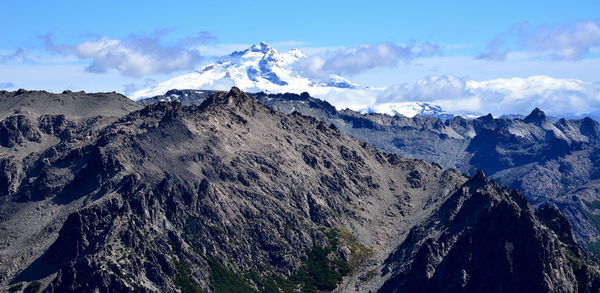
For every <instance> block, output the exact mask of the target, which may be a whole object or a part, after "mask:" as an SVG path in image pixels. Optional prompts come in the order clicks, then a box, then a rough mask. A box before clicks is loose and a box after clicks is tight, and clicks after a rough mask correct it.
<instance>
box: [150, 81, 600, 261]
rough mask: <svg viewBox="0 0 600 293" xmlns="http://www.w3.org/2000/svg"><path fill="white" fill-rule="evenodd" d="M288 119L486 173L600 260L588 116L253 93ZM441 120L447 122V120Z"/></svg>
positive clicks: (596, 173) (597, 128)
mask: <svg viewBox="0 0 600 293" xmlns="http://www.w3.org/2000/svg"><path fill="white" fill-rule="evenodd" d="M214 93H216V92H211V91H202V94H198V92H197V91H189V90H183V91H178V90H172V91H170V92H169V95H165V96H157V97H154V98H151V99H145V100H142V101H140V102H141V103H146V104H147V103H152V102H156V101H158V100H164V99H173V100H178V101H181V102H182V103H183V104H199V103H201V102H202V101H203V100H204V99H205V98H206V97H208V96H210V95H212V94H214ZM254 97H255V98H256V99H258V100H259V101H260V102H261V103H263V104H265V105H268V106H269V107H272V108H273V109H276V110H278V111H280V112H283V113H292V112H294V111H297V112H300V113H302V114H304V115H309V116H312V117H315V118H317V119H319V120H321V121H324V122H326V123H332V124H334V125H335V126H336V127H337V128H338V129H340V130H341V131H342V132H344V133H346V134H348V135H350V136H353V137H355V138H358V139H360V140H362V141H365V142H367V143H369V144H370V145H373V146H375V147H377V148H379V149H381V150H384V151H386V152H390V153H395V154H398V155H400V156H402V157H406V158H416V159H423V160H426V161H429V162H435V163H438V164H441V165H442V166H443V167H449V168H455V169H457V170H459V171H461V172H465V173H470V174H473V173H474V172H475V171H476V170H484V171H485V172H486V174H489V175H490V176H491V177H492V178H494V179H496V180H497V181H499V182H500V183H502V184H503V185H505V186H509V187H511V188H515V189H517V190H519V191H521V192H522V193H523V194H524V195H525V197H526V198H527V199H528V200H529V201H530V202H532V203H533V204H536V205H539V204H543V203H550V204H552V205H554V206H556V207H558V208H560V210H561V211H562V212H563V213H565V215H566V216H567V218H568V219H569V221H570V222H571V223H572V225H573V227H574V229H575V234H576V236H577V239H578V240H579V241H580V242H581V243H582V244H584V245H586V246H589V247H590V248H592V249H593V250H594V251H595V252H596V253H597V254H598V255H600V192H598V189H597V187H596V186H598V185H599V184H600V181H598V180H600V170H599V169H598V168H599V167H598V166H600V161H599V159H600V157H599V156H598V154H600V149H599V148H600V124H598V122H596V121H594V120H593V119H590V118H584V119H580V120H566V119H558V120H553V119H551V118H549V117H547V116H546V115H545V113H544V112H543V111H541V110H540V109H535V110H534V111H532V113H531V114H530V115H528V116H526V117H523V118H494V117H492V116H491V115H487V116H482V117H479V118H477V119H465V118H462V117H453V118H450V119H447V120H445V121H443V120H441V119H438V118H436V117H431V116H429V117H421V116H415V117H412V118H408V117H404V116H402V115H395V116H389V115H384V114H377V113H370V114H361V113H358V112H355V111H352V110H348V109H346V110H340V111H338V110H336V109H335V107H333V106H332V105H330V104H329V103H327V102H325V101H322V100H319V99H315V98H313V97H310V96H309V95H308V94H301V95H296V94H264V93H258V94H254ZM442 118H443V117H442Z"/></svg>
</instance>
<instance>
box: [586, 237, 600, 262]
mask: <svg viewBox="0 0 600 293" xmlns="http://www.w3.org/2000/svg"><path fill="white" fill-rule="evenodd" d="M587 247H588V248H589V249H590V251H591V252H592V253H594V254H595V255H596V257H597V258H599V259H600V241H595V242H590V243H588V245H587Z"/></svg>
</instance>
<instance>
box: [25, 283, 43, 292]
mask: <svg viewBox="0 0 600 293" xmlns="http://www.w3.org/2000/svg"><path fill="white" fill-rule="evenodd" d="M40 289H42V283H40V281H33V282H31V283H29V285H27V287H25V290H23V293H37V292H39V291H40Z"/></svg>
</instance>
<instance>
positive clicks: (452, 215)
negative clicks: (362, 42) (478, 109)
mask: <svg viewBox="0 0 600 293" xmlns="http://www.w3.org/2000/svg"><path fill="white" fill-rule="evenodd" d="M13 94H14V93H13ZM38 94H39V93H38ZM40 95H42V96H49V97H52V98H55V99H58V100H62V99H67V98H69V97H70V95H71V93H65V94H63V95H50V94H40ZM90 96H94V95H90ZM95 97H96V98H99V99H100V100H103V101H104V103H103V104H104V105H107V107H108V106H110V105H112V104H113V103H115V104H120V101H121V99H120V97H118V96H114V95H111V94H99V95H95ZM75 101H80V102H81V104H80V105H79V106H85V105H86V103H87V101H86V100H85V99H79V100H77V99H75ZM124 105H125V106H126V107H129V105H130V106H132V107H133V109H132V111H131V112H129V113H126V114H125V113H123V112H120V110H118V109H122V106H124ZM11 111H12V110H11ZM114 113H115V114H114V115H113V116H110V117H107V118H105V119H104V120H102V119H101V120H102V121H103V122H102V123H99V124H94V123H93V122H89V121H87V122H85V123H84V122H83V121H81V120H77V119H74V120H71V119H70V116H69V115H67V114H59V115H64V120H60V119H59V120H51V122H52V123H48V122H47V120H48V119H50V118H41V117H46V116H41V117H40V118H37V119H35V116H31V117H30V116H27V115H24V116H25V117H24V118H20V119H25V120H28V121H29V122H28V123H25V124H18V123H17V124H15V125H16V126H15V127H12V128H7V130H6V131H7V132H8V133H9V134H10V135H11V136H14V137H21V139H20V140H19V139H16V140H13V141H14V144H13V145H11V146H10V147H6V146H4V145H3V146H2V147H1V148H0V152H1V154H2V156H3V158H5V160H6V163H3V164H4V165H5V166H9V167H4V170H5V172H3V173H2V174H1V175H0V179H1V180H2V181H1V182H3V184H4V185H3V186H5V188H4V189H3V190H5V192H4V193H3V194H2V195H0V196H1V197H0V239H2V243H1V244H0V245H1V246H0V284H1V286H2V288H3V290H4V291H8V290H12V291H15V292H18V291H21V290H22V289H23V288H25V287H28V288H32V289H34V288H36V287H39V288H42V289H44V292H93V291H97V292H122V291H135V292H295V291H298V290H299V291H302V292H317V291H332V290H337V291H338V292H376V291H379V292H394V291H396V292H415V291H417V292H418V291H423V292H424V291H427V290H425V289H435V288H440V287H439V286H440V284H442V283H444V284H446V285H445V286H444V287H443V288H445V290H446V291H448V292H482V291H484V290H486V291H489V290H493V291H495V292H498V290H501V289H502V288H508V289H518V290H517V291H525V290H527V291H534V292H597V291H598V290H599V288H600V271H599V269H600V268H599V267H598V264H597V263H596V262H595V261H594V260H593V259H592V258H591V257H590V255H588V253H587V252H586V251H584V250H581V249H580V248H579V247H578V246H577V244H576V243H575V242H574V240H573V237H572V235H571V232H570V227H569V224H568V222H567V221H566V220H565V219H564V218H563V217H562V216H561V215H560V213H558V212H556V211H555V210H553V209H551V208H548V209H543V210H540V211H538V212H537V213H536V212H534V211H533V209H532V208H530V207H529V206H528V205H527V202H526V200H525V199H524V198H523V197H522V196H520V195H519V194H518V193H516V192H514V191H510V190H507V189H503V188H500V187H498V186H497V185H496V184H495V183H493V182H492V181H490V180H489V179H487V178H485V176H484V175H483V174H482V173H480V174H478V175H477V176H475V177H473V178H468V177H465V176H464V175H461V174H459V173H458V172H456V171H453V170H444V169H443V168H442V167H440V166H439V165H436V164H431V163H427V162H424V161H420V160H412V159H402V158H400V157H399V156H397V155H394V154H387V153H384V152H381V151H379V150H376V149H375V148H373V147H370V146H368V145H367V144H365V143H362V142H359V141H358V140H355V139H352V138H350V137H348V136H346V135H344V134H343V133H342V132H340V131H339V130H338V129H336V127H335V126H332V125H328V124H325V123H323V122H321V121H318V120H316V119H314V118H311V117H307V116H303V115H300V114H291V115H285V114H282V113H279V112H277V111H275V110H272V109H270V108H268V107H265V106H264V105H262V104H260V103H258V102H257V101H256V100H254V99H253V98H251V97H250V96H247V95H245V94H244V93H242V92H240V91H239V90H238V89H235V88H234V89H232V90H231V91H230V92H229V93H218V94H216V95H212V96H210V97H209V98H207V99H206V100H205V101H204V102H203V103H202V104H201V105H199V106H188V107H184V106H182V105H181V104H179V103H155V104H152V105H149V106H146V107H145V108H142V109H139V107H137V106H135V105H131V104H129V103H127V102H124V104H123V105H119V106H117V107H115V112H114ZM77 117H79V116H77ZM11 119H15V118H12V116H10V117H7V118H5V119H4V120H3V123H5V122H6V121H7V120H11ZM23 121H24V120H23ZM57 121H58V122H57ZM60 121H65V122H60ZM88 124H89V125H91V126H86V125H88ZM101 124H102V125H101ZM48 125H51V127H49V126H48ZM32 133H33V134H32ZM35 133H40V136H41V140H40V141H38V140H36V139H32V140H30V139H29V138H31V137H35ZM34 146H35V147H34ZM6 186H7V188H6ZM465 256H468V257H465ZM483 256H485V257H483ZM498 284H501V285H502V286H504V287H498V286H496V285H498ZM415 288H422V289H417V290H414V289H415ZM498 288H500V289H498ZM521 289H522V290H521Z"/></svg>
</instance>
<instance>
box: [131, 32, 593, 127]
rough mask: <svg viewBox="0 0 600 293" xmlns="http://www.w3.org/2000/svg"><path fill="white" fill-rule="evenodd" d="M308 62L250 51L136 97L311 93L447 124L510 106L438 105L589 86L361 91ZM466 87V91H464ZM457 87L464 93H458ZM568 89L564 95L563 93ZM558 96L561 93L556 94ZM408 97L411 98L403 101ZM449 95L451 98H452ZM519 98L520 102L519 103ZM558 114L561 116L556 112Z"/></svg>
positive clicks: (546, 80)
mask: <svg viewBox="0 0 600 293" xmlns="http://www.w3.org/2000/svg"><path fill="white" fill-rule="evenodd" d="M306 58H307V55H306V54H304V53H303V52H302V51H300V50H298V49H292V50H289V51H288V52H285V53H282V52H279V51H278V50H277V49H275V48H273V47H271V46H270V45H268V44H266V43H264V42H261V43H260V44H257V45H253V46H250V47H249V48H248V49H246V50H242V51H236V52H232V53H231V54H228V55H225V56H222V57H220V58H218V60H217V61H216V62H214V63H212V64H208V65H204V66H202V67H200V68H198V69H197V70H195V71H193V72H189V73H186V74H183V75H180V76H177V77H174V78H172V79H169V80H166V81H163V82H160V83H158V84H157V85H155V86H152V87H150V88H146V89H142V90H138V91H136V92H134V93H133V94H132V95H130V97H131V98H132V99H135V100H139V99H143V98H150V97H154V96H167V95H166V93H167V92H168V91H169V90H172V89H195V90H224V91H227V90H229V89H230V88H231V87H233V86H236V87H238V88H240V89H242V90H243V91H245V92H250V93H258V92H264V93H269V94H277V93H296V94H300V93H302V92H307V93H309V94H310V95H311V96H312V97H316V98H319V99H322V100H326V101H328V102H329V103H331V104H333V105H334V106H336V108H337V109H338V110H342V109H346V108H349V109H352V110H355V111H359V112H362V113H382V114H389V115H394V114H400V115H403V116H406V117H409V118H410V117H414V116H416V115H419V116H434V117H438V118H440V119H442V120H446V119H449V118H451V117H454V116H462V117H464V118H476V117H479V116H483V115H485V114H487V113H488V112H493V113H497V111H500V108H502V107H505V106H506V105H504V106H502V105H494V104H493V103H492V104H490V106H492V107H494V108H490V109H484V110H486V112H484V113H479V112H476V111H475V112H474V111H469V110H466V109H468V108H469V107H468V106H467V105H464V106H459V107H458V108H460V109H461V110H457V109H456V108H457V106H456V105H455V106H449V105H446V106H448V107H451V109H452V110H453V111H448V109H443V108H442V107H441V106H440V105H438V104H436V103H444V101H445V102H446V103H448V102H449V100H448V99H450V100H452V99H458V100H461V99H463V100H464V99H466V100H464V101H463V102H462V103H466V104H469V103H477V102H475V101H476V100H477V99H476V97H478V96H481V97H488V96H494V97H496V96H497V97H511V98H509V99H507V100H518V101H519V103H521V104H523V105H527V104H528V103H527V100H536V99H537V97H540V96H541V95H543V88H544V87H550V88H551V91H549V93H550V92H552V93H553V96H556V95H560V94H561V93H562V94H564V95H567V96H569V97H570V95H577V94H578V92H577V91H578V90H581V91H584V89H585V85H584V84H583V83H581V82H580V81H577V80H560V79H554V78H551V77H548V76H531V77H528V78H513V79H497V80H490V81H481V82H478V81H467V82H465V81H463V80H461V79H459V78H456V77H452V76H440V77H430V78H427V79H424V80H420V81H419V82H417V83H415V84H414V85H395V86H389V87H381V88H373V87H366V86H361V85H358V84H356V83H354V82H351V81H350V80H348V79H347V78H345V77H342V76H340V75H336V74H326V75H318V76H315V75H314V74H308V73H307V72H306V71H305V69H304V67H303V66H301V64H303V63H302V62H303V60H305V59H306ZM461 85H462V86H463V87H464V88H460V86H461ZM456 86H459V88H454V87H456ZM562 88H564V90H563V92H560V89H562ZM446 90H447V91H446ZM457 91H458V92H462V95H464V96H461V94H457V93H456V92H457ZM555 91H556V93H554V92H555ZM402 93H404V94H407V95H406V96H403V94H402ZM448 95H449V96H450V97H447V96H448ZM457 95H458V96H457ZM452 97H453V98H452ZM515 97H520V98H519V99H516V98H515ZM473 99H475V100H473ZM544 99H546V98H544ZM544 99H541V100H540V102H541V101H545V100H544ZM492 100H493V99H492ZM469 101H471V102H469ZM477 101H479V100H477ZM488 102H489V101H488ZM498 102H499V101H498ZM530 104H531V103H530ZM532 105H535V103H533V104H532ZM561 105H562V104H561ZM500 106H502V107H500ZM527 107H529V106H527ZM531 107H532V108H533V107H534V106H531ZM505 110H506V109H504V108H502V110H501V111H503V112H500V113H504V114H505V115H508V116H511V115H512V114H511V113H506V112H504V111H505ZM519 110H520V111H523V110H524V109H523V107H521V108H519ZM553 110H554V111H556V109H553ZM520 111H519V115H517V116H520V115H523V117H524V116H525V115H526V113H524V112H520ZM577 111H578V110H577V109H571V108H569V107H567V106H566V105H565V107H563V108H562V110H560V111H559V112H560V113H563V114H562V117H561V118H571V119H580V118H583V117H585V116H591V117H593V118H595V119H598V118H600V115H599V113H596V112H593V109H590V111H592V112H590V113H589V114H587V115H580V114H577V115H575V114H572V113H575V112H577ZM517 116H514V117H517Z"/></svg>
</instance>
